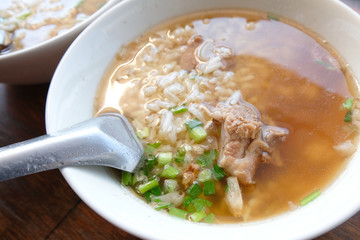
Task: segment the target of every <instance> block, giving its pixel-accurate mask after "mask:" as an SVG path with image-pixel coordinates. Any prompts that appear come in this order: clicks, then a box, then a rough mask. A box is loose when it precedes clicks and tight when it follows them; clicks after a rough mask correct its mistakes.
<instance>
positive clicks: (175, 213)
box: [169, 207, 188, 219]
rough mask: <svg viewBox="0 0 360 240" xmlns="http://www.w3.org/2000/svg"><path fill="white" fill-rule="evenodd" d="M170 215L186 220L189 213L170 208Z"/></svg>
mask: <svg viewBox="0 0 360 240" xmlns="http://www.w3.org/2000/svg"><path fill="white" fill-rule="evenodd" d="M169 214H170V215H171V216H175V217H178V218H182V219H186V216H187V214H188V212H187V211H185V210H182V209H179V208H175V207H170V208H169Z"/></svg>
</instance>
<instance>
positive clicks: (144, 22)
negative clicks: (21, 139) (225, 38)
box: [46, 0, 360, 240]
mask: <svg viewBox="0 0 360 240" xmlns="http://www.w3.org/2000/svg"><path fill="white" fill-rule="evenodd" d="M235 7H243V8H251V9H259V10H265V11H269V12H272V13H275V14H278V15H280V16H285V17H287V18H291V19H293V20H295V21H297V22H299V23H302V24H304V25H306V26H307V27H309V28H310V29H312V30H314V31H316V32H318V33H319V34H321V35H322V36H324V37H325V38H326V39H327V40H328V41H329V42H330V43H331V44H332V45H333V46H334V47H335V48H336V49H338V50H339V51H340V52H341V53H342V55H343V56H344V58H345V60H346V61H347V62H348V63H349V65H350V67H351V68H352V69H353V70H354V73H355V76H356V77H357V78H359V77H360V61H358V58H359V56H360V33H359V31H360V17H359V16H358V15H357V14H356V13H355V12H353V11H352V10H350V8H348V7H346V6H345V5H343V4H342V3H340V2H338V1H334V0H316V1H313V0H302V1H298V0H252V1H248V0H221V1H218V0H196V1H194V0H181V1H180V0H179V1H176V0H146V1H145V0H130V1H124V2H122V3H120V4H119V5H117V6H116V7H115V8H113V9H111V10H110V11H109V12H107V13H106V14H105V15H103V16H101V17H100V18H99V19H97V20H96V21H95V22H94V23H92V24H91V26H89V28H87V29H86V30H85V31H84V32H83V33H82V34H80V36H79V37H78V38H77V39H76V40H75V42H74V43H73V44H72V46H71V47H70V48H69V50H68V51H67V53H66V54H65V56H64V57H63V59H62V61H61V62H60V65H59V67H58V68H57V70H56V73H55V75H54V77H53V80H52V83H51V86H50V90H49V95H48V100H47V106H46V129H47V131H48V132H49V133H51V132H54V131H56V130H59V129H61V128H64V127H66V126H69V125H71V124H74V123H76V122H79V121H82V120H85V119H87V118H91V117H92V113H93V112H92V110H93V103H94V99H95V96H96V91H97V88H98V84H99V81H100V79H101V77H102V75H103V74H104V72H105V71H106V68H107V67H108V64H109V63H110V62H111V61H112V59H113V57H114V54H115V52H116V51H117V50H118V49H119V48H120V46H121V45H122V44H123V43H126V42H129V41H130V40H131V39H133V38H134V37H136V36H137V35H139V34H140V33H141V32H143V31H145V30H146V29H148V28H149V27H151V26H154V25H156V24H158V23H159V22H162V21H164V20H166V19H168V18H170V17H173V16H177V15H183V14H185V13H188V12H192V11H197V10H203V9H211V8H235ZM61 171H62V173H63V175H64V177H65V178H66V180H67V181H68V183H69V184H70V185H71V187H72V188H73V189H74V191H75V192H76V193H77V194H78V195H79V196H80V198H81V199H82V200H83V201H84V202H85V203H87V204H88V205H89V206H90V207H91V208H92V209H94V210H95V211H96V212H97V213H98V214H100V215H101V216H103V217H104V218H105V219H107V220H108V221H110V222H111V223H113V224H114V225H116V226H118V227H120V228H122V229H124V230H125V231H128V232H130V233H132V234H134V235H137V236H139V237H142V238H146V239H172V240H175V239H181V240H183V239H217V240H218V239H227V240H230V239H310V238H312V237H314V236H317V235H319V234H322V233H324V232H326V231H328V230H330V229H332V228H334V227H335V226H337V225H338V224H340V223H342V222H343V221H345V220H346V219H348V218H349V217H351V216H352V215H353V214H355V213H356V212H357V211H359V209H360V174H359V173H360V161H359V151H358V152H357V153H356V156H355V158H354V159H353V160H352V161H351V162H350V163H349V165H348V166H347V168H346V169H345V171H344V172H343V173H342V174H341V176H340V177H339V178H338V179H337V180H336V181H335V182H334V183H333V184H332V185H331V186H330V187H329V188H328V189H327V190H326V191H325V192H323V194H322V195H321V196H320V197H319V198H317V199H316V200H315V201H314V202H312V203H311V204H308V205H306V206H305V207H302V208H301V209H298V210H295V211H293V212H289V213H286V214H283V215H281V216H278V217H275V218H272V219H268V220H265V221H259V222H254V223H248V224H225V225H208V224H201V223H200V224H196V223H191V222H188V221H183V220H179V219H177V218H174V217H171V216H168V215H166V214H162V213H159V212H157V211H155V210H153V209H152V208H151V207H149V206H148V205H146V204H145V203H144V202H143V201H141V200H140V199H138V198H137V197H135V196H134V195H133V194H131V193H130V192H129V191H127V190H126V189H124V188H123V187H122V186H121V185H120V183H119V182H118V180H116V179H115V178H114V177H113V176H112V174H111V173H110V172H109V171H108V169H106V168H99V167H94V168H91V167H89V168H87V167H84V168H75V167H69V168H65V169H62V170H61Z"/></svg>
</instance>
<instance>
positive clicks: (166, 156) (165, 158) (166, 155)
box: [157, 152, 172, 166]
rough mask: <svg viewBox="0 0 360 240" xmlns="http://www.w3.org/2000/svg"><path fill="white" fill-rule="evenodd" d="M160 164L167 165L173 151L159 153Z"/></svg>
mask: <svg viewBox="0 0 360 240" xmlns="http://www.w3.org/2000/svg"><path fill="white" fill-rule="evenodd" d="M157 160H158V164H159V166H165V165H166V164H168V163H170V162H171V160H172V153H171V152H163V153H159V154H158V156H157Z"/></svg>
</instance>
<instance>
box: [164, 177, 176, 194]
mask: <svg viewBox="0 0 360 240" xmlns="http://www.w3.org/2000/svg"><path fill="white" fill-rule="evenodd" d="M177 187H178V183H177V181H176V180H174V179H165V180H164V187H163V188H164V192H165V193H171V192H174V191H175V190H176V188H177Z"/></svg>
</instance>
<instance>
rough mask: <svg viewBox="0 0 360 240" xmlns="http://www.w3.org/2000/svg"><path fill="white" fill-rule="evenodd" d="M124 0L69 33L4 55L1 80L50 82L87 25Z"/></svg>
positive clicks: (106, 6)
mask: <svg viewBox="0 0 360 240" xmlns="http://www.w3.org/2000/svg"><path fill="white" fill-rule="evenodd" d="M120 1H121V0H109V1H108V2H107V3H105V4H104V5H103V6H102V7H101V8H100V9H98V10H97V11H96V12H94V13H93V14H92V15H90V16H89V17H88V18H86V19H85V20H84V21H82V22H81V23H79V24H77V25H76V26H74V27H72V28H70V29H69V30H67V31H66V32H65V33H63V34H60V35H58V36H56V37H53V38H51V39H49V40H46V41H44V42H41V43H40V44H37V45H34V46H32V47H29V48H25V49H21V50H17V51H14V52H10V53H6V54H3V55H0V82H2V83H10V84H35V83H45V82H50V80H51V77H52V75H53V74H54V71H55V69H56V66H57V65H58V63H59V61H60V59H61V57H62V56H63V54H64V53H65V51H66V49H67V48H68V47H69V45H70V44H71V42H72V41H73V40H74V39H75V38H76V37H77V36H78V34H79V33H80V32H81V31H82V30H84V28H85V27H86V26H88V25H89V23H91V22H92V21H94V20H95V19H96V18H97V17H99V16H100V15H101V14H103V13H104V12H106V11H107V10H109V9H110V8H111V7H112V6H114V5H115V4H116V3H118V2H120Z"/></svg>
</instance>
